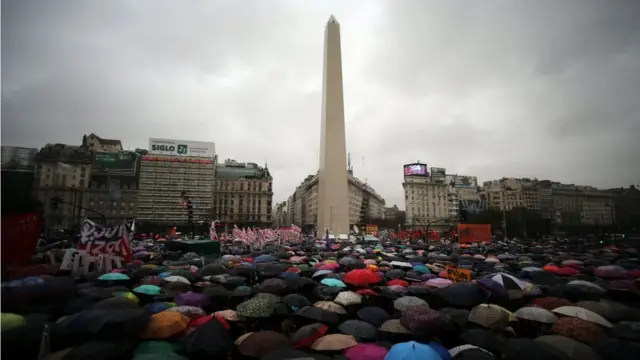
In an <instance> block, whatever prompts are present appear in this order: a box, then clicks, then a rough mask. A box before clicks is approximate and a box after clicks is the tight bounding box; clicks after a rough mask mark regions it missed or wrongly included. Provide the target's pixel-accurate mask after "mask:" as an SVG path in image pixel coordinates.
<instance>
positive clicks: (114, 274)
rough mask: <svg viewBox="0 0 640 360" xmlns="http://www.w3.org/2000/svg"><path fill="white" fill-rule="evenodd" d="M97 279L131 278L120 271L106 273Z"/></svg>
mask: <svg viewBox="0 0 640 360" xmlns="http://www.w3.org/2000/svg"><path fill="white" fill-rule="evenodd" d="M98 280H105V281H116V280H131V279H130V278H129V277H128V276H127V275H125V274H120V273H108V274H104V275H102V276H100V277H99V278H98Z"/></svg>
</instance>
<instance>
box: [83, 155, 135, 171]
mask: <svg viewBox="0 0 640 360" xmlns="http://www.w3.org/2000/svg"><path fill="white" fill-rule="evenodd" d="M137 161H138V155H137V154H136V153H134V152H133V151H120V152H117V153H108V152H96V153H94V154H93V167H92V169H91V172H92V173H93V174H105V175H123V176H134V175H135V174H136V163H137Z"/></svg>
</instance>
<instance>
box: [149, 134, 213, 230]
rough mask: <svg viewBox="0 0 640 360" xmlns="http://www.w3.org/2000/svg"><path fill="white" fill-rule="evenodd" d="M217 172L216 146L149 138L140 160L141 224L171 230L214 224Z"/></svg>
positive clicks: (206, 143) (197, 142) (204, 143)
mask: <svg viewBox="0 0 640 360" xmlns="http://www.w3.org/2000/svg"><path fill="white" fill-rule="evenodd" d="M215 170H216V157H215V144H214V143H211V142H200V141H187V140H170V139H156V138H151V139H149V150H148V151H146V152H143V153H142V155H141V157H140V175H139V187H138V211H137V219H138V221H139V222H140V223H142V224H153V225H158V226H160V225H161V226H167V227H169V226H185V225H194V226H197V225H202V224H206V223H210V222H211V221H212V215H213V214H212V204H213V184H214V177H215ZM185 229H186V230H187V231H188V229H187V228H185Z"/></svg>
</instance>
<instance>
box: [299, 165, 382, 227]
mask: <svg viewBox="0 0 640 360" xmlns="http://www.w3.org/2000/svg"><path fill="white" fill-rule="evenodd" d="M345 173H346V174H347V181H348V190H349V192H348V199H347V200H348V203H349V225H350V227H353V225H358V226H360V225H362V224H363V223H368V222H369V221H371V220H372V219H381V218H384V212H385V201H384V199H383V198H382V196H380V195H379V194H378V193H377V192H376V191H375V190H374V189H373V188H372V187H371V186H369V185H368V184H367V183H365V182H363V181H361V180H360V179H358V178H356V177H355V176H353V175H352V174H351V173H350V172H348V171H345ZM318 192H319V175H318V174H316V175H309V176H307V178H306V179H305V180H304V181H303V182H302V183H301V184H300V185H299V186H298V187H297V188H296V190H295V192H294V193H293V194H292V195H291V196H290V197H289V199H290V201H292V202H293V206H290V209H292V211H293V215H291V214H290V215H289V218H290V219H292V220H293V221H292V223H293V224H295V225H297V226H300V227H301V228H304V229H306V230H313V229H317V225H318V224H317V222H316V221H317V220H316V219H317V213H318ZM329 210H331V209H329ZM332 220H333V218H332V213H331V211H330V212H329V231H330V232H333V233H338V231H340V230H335V231H334V230H333V229H332V228H331V224H332ZM319 230H320V231H323V230H324V229H319Z"/></svg>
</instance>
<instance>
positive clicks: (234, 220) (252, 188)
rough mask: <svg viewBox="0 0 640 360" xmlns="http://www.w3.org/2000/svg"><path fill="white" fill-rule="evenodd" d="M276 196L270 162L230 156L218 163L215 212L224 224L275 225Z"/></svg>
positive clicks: (216, 216)
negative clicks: (254, 161) (258, 161)
mask: <svg viewBox="0 0 640 360" xmlns="http://www.w3.org/2000/svg"><path fill="white" fill-rule="evenodd" d="M272 200H273V178H272V177H271V173H270V172H269V169H268V167H267V165H266V164H265V166H264V167H260V166H258V165H257V164H255V163H241V162H237V161H235V160H231V159H227V160H225V161H224V163H223V164H219V165H218V166H217V167H216V179H215V183H214V193H213V214H214V217H215V219H217V220H219V221H220V222H221V224H225V225H237V226H238V227H249V226H250V227H256V228H268V227H271V224H272V222H273V217H272V213H271V211H272Z"/></svg>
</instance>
